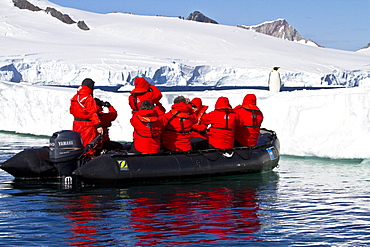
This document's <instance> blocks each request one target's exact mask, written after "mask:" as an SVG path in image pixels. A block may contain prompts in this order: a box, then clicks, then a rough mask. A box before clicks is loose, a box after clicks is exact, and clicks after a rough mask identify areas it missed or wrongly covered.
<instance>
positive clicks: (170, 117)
mask: <svg viewBox="0 0 370 247" xmlns="http://www.w3.org/2000/svg"><path fill="white" fill-rule="evenodd" d="M173 103H174V104H173V105H172V107H171V108H172V109H171V110H170V111H169V112H167V113H166V114H164V115H163V119H164V130H163V133H162V145H163V147H164V149H167V150H170V151H189V150H191V143H190V139H191V133H190V132H191V128H192V126H193V125H194V124H195V122H196V118H195V114H194V111H193V109H192V107H191V105H190V104H188V102H187V100H186V99H185V98H184V96H178V97H176V98H175V99H174V101H173Z"/></svg>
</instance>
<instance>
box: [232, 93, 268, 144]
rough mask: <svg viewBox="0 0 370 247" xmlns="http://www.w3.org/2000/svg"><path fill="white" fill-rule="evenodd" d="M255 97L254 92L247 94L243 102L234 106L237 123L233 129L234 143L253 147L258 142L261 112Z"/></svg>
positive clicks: (261, 118)
mask: <svg viewBox="0 0 370 247" xmlns="http://www.w3.org/2000/svg"><path fill="white" fill-rule="evenodd" d="M256 102H257V98H256V96H255V95H254V94H247V95H246V96H245V97H244V99H243V104H242V105H238V106H237V107H235V109H234V110H235V112H236V114H237V115H238V119H239V121H238V123H237V125H236V129H235V141H236V143H235V145H237V146H247V147H253V146H256V145H257V143H258V138H259V135H260V129H261V124H262V121H263V114H262V112H261V110H260V109H259V108H258V107H257V105H256Z"/></svg>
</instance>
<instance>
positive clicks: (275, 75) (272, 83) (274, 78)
mask: <svg viewBox="0 0 370 247" xmlns="http://www.w3.org/2000/svg"><path fill="white" fill-rule="evenodd" d="M279 68H280V67H274V68H273V69H272V71H271V72H270V75H269V81H268V85H269V90H270V91H271V92H275V93H277V92H280V87H281V79H280V74H279V72H278V69H279Z"/></svg>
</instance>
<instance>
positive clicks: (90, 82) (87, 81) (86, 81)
mask: <svg viewBox="0 0 370 247" xmlns="http://www.w3.org/2000/svg"><path fill="white" fill-rule="evenodd" d="M94 84H95V82H94V81H93V80H91V79H90V78H86V79H84V80H83V81H82V85H84V86H86V87H88V88H90V89H91V90H94Z"/></svg>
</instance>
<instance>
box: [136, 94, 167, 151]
mask: <svg viewBox="0 0 370 247" xmlns="http://www.w3.org/2000/svg"><path fill="white" fill-rule="evenodd" d="M130 122H131V125H132V126H133V127H134V142H133V144H132V146H131V150H130V152H133V153H146V154H153V153H158V152H159V151H160V149H161V133H162V129H163V121H162V118H161V117H160V116H158V113H157V111H156V110H155V109H154V106H153V104H152V103H150V101H149V100H144V101H143V102H142V104H141V106H140V110H139V111H136V112H135V113H134V115H133V116H132V118H131V120H130Z"/></svg>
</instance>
